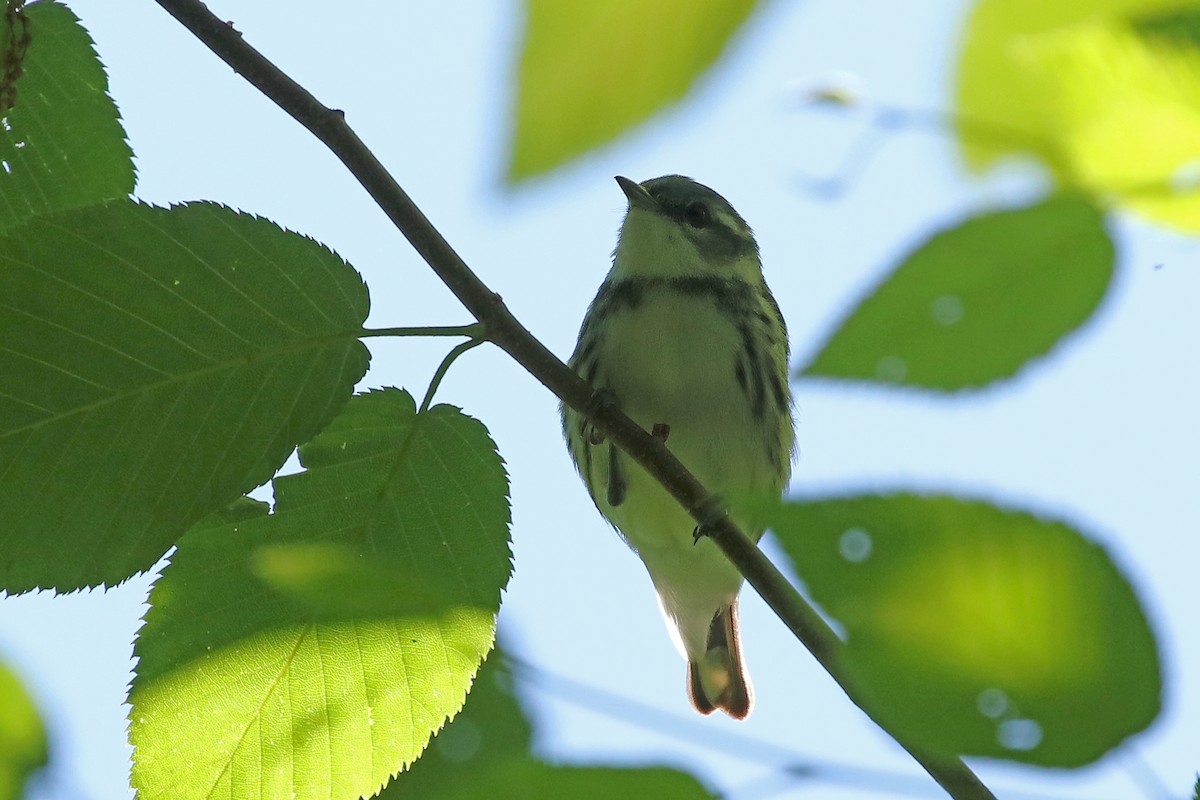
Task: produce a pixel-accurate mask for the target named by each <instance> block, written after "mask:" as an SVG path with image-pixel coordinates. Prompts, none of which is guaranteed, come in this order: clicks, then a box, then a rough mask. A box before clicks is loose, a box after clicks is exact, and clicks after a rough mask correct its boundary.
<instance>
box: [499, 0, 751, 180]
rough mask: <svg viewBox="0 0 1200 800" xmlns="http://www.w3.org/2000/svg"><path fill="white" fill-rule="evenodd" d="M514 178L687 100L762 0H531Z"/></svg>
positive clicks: (520, 85)
mask: <svg viewBox="0 0 1200 800" xmlns="http://www.w3.org/2000/svg"><path fill="white" fill-rule="evenodd" d="M526 5H527V7H526V14H525V18H526V24H525V43H524V48H523V50H522V54H521V63H520V68H519V73H518V76H517V84H518V95H517V102H516V109H515V122H514V124H515V132H514V135H513V144H512V156H511V158H510V161H509V166H508V176H509V180H512V181H517V180H522V179H525V178H529V177H531V176H534V175H538V174H541V173H543V172H547V171H548V170H551V169H553V168H554V167H557V166H559V165H560V164H563V163H565V162H567V161H569V160H571V159H572V158H575V157H577V156H579V155H582V154H583V153H585V152H587V151H588V150H591V149H593V148H596V147H599V146H600V145H603V144H606V143H607V142H609V141H611V140H612V139H613V138H615V137H616V136H618V135H619V134H621V133H623V132H625V131H626V130H628V129H629V128H631V127H633V126H634V125H637V124H638V123H641V122H643V121H645V120H646V119H648V118H649V117H650V116H651V115H652V114H654V113H655V112H656V111H659V110H660V109H662V108H664V107H665V106H668V105H670V104H672V103H675V102H677V101H678V100H680V99H682V98H683V97H684V95H685V94H687V92H688V91H689V90H690V89H691V88H692V86H693V85H694V84H695V82H696V80H697V79H698V78H699V77H700V76H701V75H703V74H704V72H705V70H707V69H708V68H709V67H710V66H712V64H713V63H714V62H715V61H716V60H717V58H718V57H719V56H720V55H721V53H722V52H723V51H724V50H725V48H726V47H727V46H728V44H729V40H730V38H731V37H732V36H733V35H734V34H735V33H736V32H737V30H738V29H739V28H740V27H741V25H742V23H743V22H745V20H746V18H747V17H748V16H749V15H750V12H752V11H753V10H754V8H755V6H756V5H758V3H757V2H756V0H661V1H660V2H654V3H645V2H640V0H609V1H608V2H603V3H563V2H559V0H528V1H527V4H526Z"/></svg>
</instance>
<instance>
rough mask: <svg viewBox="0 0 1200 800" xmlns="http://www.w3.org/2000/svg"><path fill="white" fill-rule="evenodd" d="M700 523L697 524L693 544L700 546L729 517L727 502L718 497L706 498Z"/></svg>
mask: <svg viewBox="0 0 1200 800" xmlns="http://www.w3.org/2000/svg"><path fill="white" fill-rule="evenodd" d="M699 511H700V516H699V521H698V522H697V524H696V528H695V530H693V531H692V544H693V545H695V544H699V543H700V540H701V539H703V538H704V537H706V536H708V535H710V534H709V531H711V530H712V529H713V528H715V527H716V526H717V525H719V524H720V523H721V520H723V519H725V517H727V516H728V515H729V511H728V509H726V508H725V502H724V501H723V500H721V498H719V497H717V496H716V495H709V496H708V497H707V498H705V500H704V503H703V504H702V505H701V507H700V509H699Z"/></svg>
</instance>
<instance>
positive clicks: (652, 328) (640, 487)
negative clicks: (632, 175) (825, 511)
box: [563, 175, 795, 719]
mask: <svg viewBox="0 0 1200 800" xmlns="http://www.w3.org/2000/svg"><path fill="white" fill-rule="evenodd" d="M617 183H618V184H620V186H621V190H622V191H623V192H624V193H625V196H626V198H628V200H629V210H628V212H627V213H626V215H625V220H624V222H623V223H622V224H621V231H620V235H619V237H618V240H617V248H616V250H615V251H614V253H613V266H612V270H611V271H610V272H609V273H608V276H607V277H606V278H605V279H604V282H603V283H602V284H601V285H600V290H599V292H597V293H596V297H595V299H594V300H593V301H592V304H591V306H590V307H589V308H588V311H587V314H586V316H585V317H584V320H583V327H582V328H581V330H580V332H579V341H578V343H577V344H576V346H575V352H574V354H573V355H572V356H571V360H570V364H571V367H572V368H573V369H574V370H575V371H576V372H577V373H578V374H579V375H580V376H581V377H582V378H583V379H584V380H586V381H588V382H589V383H591V384H592V386H593V387H595V388H596V389H597V390H600V391H602V392H603V393H604V395H605V396H607V397H608V398H609V399H611V401H613V402H615V403H616V404H617V405H618V406H619V407H620V408H621V409H622V410H623V411H624V412H625V413H626V414H627V415H628V416H629V417H630V418H631V419H633V420H634V421H635V422H637V423H638V424H639V425H641V426H642V427H643V428H645V429H646V430H648V431H656V432H657V433H658V435H660V436H664V437H665V439H666V444H667V447H668V448H669V449H670V450H671V451H672V452H673V453H674V454H675V455H676V457H678V458H679V460H680V461H681V462H683V465H684V466H686V467H687V468H688V469H689V470H690V471H691V472H692V474H693V475H695V476H696V477H697V478H698V479H699V480H700V481H701V483H703V484H704V486H705V487H706V488H708V489H709V490H710V491H712V492H714V493H716V494H717V495H718V496H723V497H735V496H736V497H746V496H755V495H769V496H773V497H779V495H780V494H781V492H782V491H783V488H784V486H785V485H786V484H787V481H788V477H789V475H790V474H791V463H792V443H793V440H794V438H795V431H794V423H793V419H792V396H791V390H790V389H789V387H788V380H787V378H788V339H787V327H786V325H785V324H784V321H783V315H782V314H781V313H780V311H779V304H778V303H776V302H775V298H774V297H773V296H772V295H771V290H770V289H768V288H767V284H766V282H765V281H764V280H763V274H762V262H761V260H760V258H759V253H758V244H757V243H756V242H755V240H754V234H753V233H752V232H751V230H750V227H749V226H748V225H747V224H746V222H745V220H743V219H742V218H741V216H740V215H739V214H738V213H737V212H736V211H734V209H733V206H731V205H730V204H729V202H728V201H726V200H725V198H724V197H722V196H721V195H719V194H717V193H716V192H714V191H713V190H712V189H709V188H708V187H707V186H702V185H701V184H699V183H696V182H695V181H693V180H691V179H690V178H685V177H682V176H680V175H666V176H663V177H661V178H654V179H653V180H648V181H646V182H645V183H641V184H638V183H635V182H633V181H631V180H629V179H628V178H623V177H617ZM563 432H564V434H565V436H566V439H567V444H568V446H569V448H570V452H571V457H572V459H573V460H574V461H575V466H576V467H577V468H578V470H579V473H580V475H581V476H582V478H583V481H584V483H585V484H586V486H587V489H588V492H589V493H590V494H591V496H592V500H593V501H595V503H596V507H597V508H598V509H599V510H600V513H601V514H603V515H604V517H605V518H606V519H607V520H608V521H609V522H610V523H612V524H613V525H614V526H615V527H616V528H617V529H618V530H619V531H620V533H621V535H622V536H623V537H624V539H625V541H626V542H627V543H628V544H629V546H630V547H631V548H633V550H634V551H635V552H637V554H638V555H639V556H641V559H642V561H643V562H644V563H645V565H646V569H647V570H648V571H649V573H650V578H651V580H652V581H653V582H654V586H655V589H656V590H657V591H658V598H659V603H660V605H661V607H662V611H663V614H664V615H665V616H666V618H667V623H668V627H669V628H670V629H671V632H672V634H673V638H674V639H675V642H676V644H677V645H678V646H679V647H680V650H681V651H682V652H683V654H684V656H685V657H686V658H687V660H688V670H687V687H688V695H689V696H690V698H691V701H692V704H693V705H694V706H695V707H696V710H698V711H699V712H700V713H702V714H710V713H712V712H713V711H714V710H715V709H718V708H720V709H721V710H722V711H724V712H725V713H727V714H729V715H730V716H732V717H736V718H738V719H744V718H745V717H746V715H747V714H749V713H750V706H751V704H752V702H753V694H752V692H751V688H750V682H749V679H748V678H747V676H746V670H745V665H744V663H743V661H742V649H741V642H740V640H739V637H738V614H737V603H738V591H739V590H740V589H741V585H742V576H741V574H739V573H738V571H737V569H735V568H734V566H733V565H732V564H731V563H730V562H729V561H728V560H727V559H726V557H725V555H724V554H723V553H721V552H720V550H719V549H718V548H717V546H716V545H715V544H714V543H713V542H712V541H711V540H710V539H707V538H705V537H703V536H696V535H695V534H696V532H697V529H696V523H695V521H694V520H692V518H691V517H690V516H689V515H688V514H687V512H686V511H684V510H683V508H682V507H681V506H680V505H679V503H678V502H676V501H675V499H674V498H672V497H671V496H670V495H669V494H667V492H666V490H665V489H663V488H662V487H661V486H660V485H659V484H658V483H657V482H656V481H655V480H654V479H652V478H651V477H650V476H649V475H648V474H647V473H646V472H645V470H643V469H642V468H641V467H640V466H639V465H638V464H636V463H635V462H634V461H633V460H632V459H630V458H629V457H628V456H627V455H625V454H624V453H622V452H621V451H620V450H619V449H618V448H617V447H616V446H615V445H614V444H613V443H612V442H610V441H607V440H605V439H604V437H603V436H602V435H600V434H599V432H597V431H595V430H593V429H592V428H591V427H590V426H589V425H588V423H587V420H585V419H584V418H583V417H582V416H581V415H580V414H578V413H576V412H575V411H572V410H571V409H569V408H565V407H564V409H563ZM734 521H735V522H737V523H738V524H739V526H740V527H741V528H742V530H744V531H745V532H746V533H747V534H749V535H750V536H751V537H752V538H754V539H755V540H756V541H757V540H758V539H759V538H761V536H762V533H763V532H762V530H761V529H758V530H755V529H749V528H747V524H746V523H747V521H746V520H744V519H739V518H738V517H737V516H736V515H735V516H734Z"/></svg>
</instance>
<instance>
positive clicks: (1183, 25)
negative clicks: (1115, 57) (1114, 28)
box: [1133, 6, 1200, 48]
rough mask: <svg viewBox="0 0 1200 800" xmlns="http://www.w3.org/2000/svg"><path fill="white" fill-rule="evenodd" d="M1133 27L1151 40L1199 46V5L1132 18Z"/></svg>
mask: <svg viewBox="0 0 1200 800" xmlns="http://www.w3.org/2000/svg"><path fill="white" fill-rule="evenodd" d="M1133 29H1134V30H1135V31H1137V32H1138V33H1139V34H1140V35H1142V36H1145V37H1147V38H1149V39H1152V40H1158V41H1162V42H1167V43H1169V44H1174V45H1182V46H1184V47H1191V48H1200V7H1197V6H1193V7H1190V8H1188V7H1184V8H1173V9H1169V10H1166V11H1158V12H1156V13H1151V14H1146V15H1145V16H1141V17H1137V18H1135V19H1134V20H1133Z"/></svg>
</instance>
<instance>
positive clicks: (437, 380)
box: [417, 339, 484, 414]
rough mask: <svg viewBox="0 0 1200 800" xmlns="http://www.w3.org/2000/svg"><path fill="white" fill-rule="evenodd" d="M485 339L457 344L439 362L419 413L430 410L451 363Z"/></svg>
mask: <svg viewBox="0 0 1200 800" xmlns="http://www.w3.org/2000/svg"><path fill="white" fill-rule="evenodd" d="M483 341H484V340H483V339H469V340H467V341H465V342H463V343H462V344H459V345H457V346H456V347H455V348H454V349H453V350H451V351H450V352H449V353H446V357H445V358H443V359H442V363H441V364H438V368H437V370H436V371H435V372H434V373H433V379H432V380H430V381H429V388H428V389H426V390H425V399H424V400H422V401H421V407H420V408H419V409H418V410H417V413H418V414H423V413H425V412H426V411H428V410H429V404H430V403H431V402H432V401H433V395H434V392H436V391H437V388H438V386H440V385H441V383H442V378H444V377H446V371H447V370H448V369H450V365H451V364H453V363H454V361H455V359H457V358H458V357H459V356H461V355H462V354H463V353H465V352H467V351H468V350H470V349H471V348H473V347H478V346H479V345H481V344H483Z"/></svg>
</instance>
